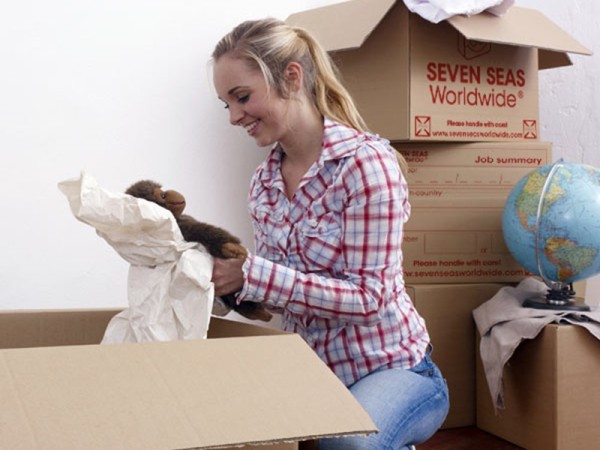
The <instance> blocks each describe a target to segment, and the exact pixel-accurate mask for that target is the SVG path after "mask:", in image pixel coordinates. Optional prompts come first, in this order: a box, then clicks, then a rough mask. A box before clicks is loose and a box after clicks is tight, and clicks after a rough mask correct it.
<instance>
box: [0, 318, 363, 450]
mask: <svg viewBox="0 0 600 450" xmlns="http://www.w3.org/2000/svg"><path fill="white" fill-rule="evenodd" d="M114 313H116V311H73V312H69V311H54V312H51V311H49V312H43V311H38V312H35V311H34V312H3V313H0V348H5V349H4V350H0V398H2V399H3V407H2V408H0V424H2V426H0V442H2V445H3V446H6V448H11V449H19V448H23V449H42V448H44V449H60V450H69V449H82V448H85V449H86V450H92V449H107V450H108V449H114V448H144V449H152V448H155V449H175V448H177V449H182V448H217V447H218V448H224V447H230V446H237V445H241V444H249V446H246V447H244V448H255V447H254V446H253V445H257V447H256V448H263V447H262V446H260V447H259V446H258V444H269V443H276V445H273V446H268V447H264V448H273V449H282V450H283V449H294V448H297V441H300V440H303V439H309V438H312V437H318V436H325V435H338V434H346V433H352V434H354V433H364V432H371V431H373V430H374V425H373V423H372V422H371V420H370V418H369V417H368V415H367V414H366V413H365V412H364V410H363V409H362V408H361V407H360V406H359V405H358V403H357V402H356V401H355V400H354V398H353V397H352V395H351V394H350V393H349V392H348V390H347V389H346V388H345V387H344V386H343V385H342V384H341V383H340V382H339V380H338V379H337V378H336V377H335V376H334V375H333V373H332V372H331V371H330V370H329V369H328V368H327V367H326V366H325V365H324V364H323V363H322V362H321V360H320V359H319V358H318V357H317V356H316V355H315V353H314V352H313V351H312V350H311V349H310V348H309V347H308V346H307V345H306V344H305V343H304V342H303V341H302V340H301V338H299V337H298V336H297V335H292V334H283V333H281V332H277V331H276V330H273V329H263V328H258V327H255V326H253V325H249V324H233V323H231V322H229V321H226V320H223V319H217V318H213V319H212V320H211V327H210V329H211V330H213V331H212V334H213V335H214V336H220V337H225V336H231V335H234V336H240V335H242V336H245V337H230V338H226V339H208V340H198V341H177V342H162V343H148V344H120V345H91V344H93V343H95V342H99V339H100V338H101V336H102V331H103V329H104V327H105V326H106V324H107V322H108V320H110V318H111V317H112V316H113V315H114ZM261 334H264V335H261ZM82 344H83V345H82ZM28 345H34V346H36V347H30V348H22V347H26V346H28ZM46 345H60V346H52V347H44V346H46ZM40 346H41V347H40ZM7 347H17V348H9V349H6V348H7Z"/></svg>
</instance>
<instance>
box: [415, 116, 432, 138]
mask: <svg viewBox="0 0 600 450" xmlns="http://www.w3.org/2000/svg"><path fill="white" fill-rule="evenodd" d="M415 136H419V137H430V136H431V117H430V116H415Z"/></svg>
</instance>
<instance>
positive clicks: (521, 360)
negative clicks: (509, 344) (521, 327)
mask: <svg viewBox="0 0 600 450" xmlns="http://www.w3.org/2000/svg"><path fill="white" fill-rule="evenodd" d="M477 355H479V352H477ZM598 373H600V342H599V341H598V340H597V339H596V338H594V337H593V336H592V335H591V334H590V333H589V332H588V331H587V330H586V329H585V328H583V327H579V326H575V325H556V324H552V325H548V326H546V328H545V329H544V330H543V331H542V333H541V334H540V335H538V336H537V337H536V338H535V339H533V340H528V341H524V342H523V343H522V344H521V345H520V346H519V347H518V348H517V350H516V351H515V353H514V354H513V356H512V358H511V359H510V361H509V363H508V364H507V365H506V366H505V368H504V399H505V409H504V410H499V415H495V414H494V409H493V406H492V401H491V396H490V392H489V389H488V386H487V382H486V379H485V374H484V372H483V366H482V364H481V359H480V358H479V357H478V358H477V426H478V427H479V428H481V429H483V430H485V431H488V432H490V433H492V434H495V435H497V436H500V437H501V438H503V439H506V440H507V441H510V442H513V443H515V444H516V445H519V446H521V447H524V448H526V449H528V450H572V449H592V448H598V443H599V442H600V427H598V417H599V416H600V384H599V383H598Z"/></svg>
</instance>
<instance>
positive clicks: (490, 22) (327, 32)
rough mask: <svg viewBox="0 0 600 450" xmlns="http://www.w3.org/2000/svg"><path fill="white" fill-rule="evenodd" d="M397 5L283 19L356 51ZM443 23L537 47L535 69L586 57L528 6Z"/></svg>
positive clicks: (368, 2)
mask: <svg viewBox="0 0 600 450" xmlns="http://www.w3.org/2000/svg"><path fill="white" fill-rule="evenodd" d="M397 1H398V0H350V1H346V2H343V3H336V4H333V5H328V6H323V7H319V8H315V9H311V10H307V11H302V12H298V13H295V14H292V15H290V16H289V17H288V18H287V19H286V21H287V22H288V23H290V24H292V25H296V26H301V27H304V28H306V29H308V30H309V31H311V32H312V33H314V35H315V37H316V38H317V39H318V40H319V42H320V43H321V45H323V47H324V48H325V49H326V50H327V51H338V50H348V49H353V48H358V47H360V46H361V45H362V44H363V43H364V42H365V41H366V39H367V38H368V37H369V35H370V34H371V32H372V31H373V30H374V29H375V28H376V27H377V25H378V24H379V22H380V21H381V20H382V19H383V18H384V17H385V15H386V14H387V12H388V11H389V10H390V8H391V7H392V6H393V5H394V4H395V3H396V2H397ZM447 21H448V23H449V24H450V25H452V26H453V27H454V28H456V30H457V31H458V32H459V33H461V34H462V35H464V36H465V38H467V39H472V40H476V41H482V42H492V43H498V44H507V45H516V46H525V47H534V48H538V49H540V69H543V68H550V67H559V66H564V65H569V64H571V60H570V59H569V57H568V56H567V55H566V53H579V54H584V55H590V54H591V53H592V52H591V51H590V50H589V49H587V48H586V47H584V46H583V45H581V44H580V43H579V42H578V41H577V40H575V39H574V38H573V37H571V36H570V35H569V34H568V33H567V32H565V31H564V30H562V29H561V28H560V27H559V26H558V25H556V24H555V23H554V22H552V21H551V20H549V19H548V18H547V17H546V16H544V15H543V14H542V13H541V12H539V11H536V10H533V9H529V8H521V7H516V6H513V7H512V8H510V9H509V10H508V12H507V13H506V14H504V15H503V16H500V17H499V16H495V15H493V14H490V13H486V12H484V13H481V14H477V15H473V16H463V15H458V16H453V17H450V18H449V19H447ZM332 23H334V24H335V23H337V24H343V25H340V26H332ZM532 29H535V33H532Z"/></svg>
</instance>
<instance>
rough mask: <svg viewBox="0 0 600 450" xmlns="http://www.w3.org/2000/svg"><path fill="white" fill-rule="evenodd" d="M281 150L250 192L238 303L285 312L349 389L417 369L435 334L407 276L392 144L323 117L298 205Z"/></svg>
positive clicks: (401, 192)
mask: <svg viewBox="0 0 600 450" xmlns="http://www.w3.org/2000/svg"><path fill="white" fill-rule="evenodd" d="M281 158H282V150H281V147H279V146H277V145H276V146H275V147H274V148H273V149H272V150H271V153H270V154H269V156H268V157H267V159H266V160H265V161H264V162H263V163H262V164H261V165H260V166H259V167H258V169H257V171H256V173H255V174H254V177H253V179H252V183H251V187H250V193H249V210H250V214H251V217H252V223H253V226H254V235H255V245H256V254H253V255H250V256H249V257H248V259H247V260H246V262H245V264H244V267H243V270H244V278H245V282H244V287H243V289H242V292H241V293H240V295H239V297H238V301H242V300H252V301H260V302H264V303H265V304H266V305H270V306H271V307H273V308H276V309H280V310H281V312H282V320H283V327H284V329H285V330H288V331H291V332H295V333H298V334H300V335H301V336H302V337H303V338H304V339H305V340H306V342H308V344H309V345H311V346H312V347H313V348H314V350H315V351H316V352H317V354H318V355H319V356H320V357H321V359H323V360H324V361H325V362H326V363H327V364H328V365H329V367H330V368H331V369H332V370H333V371H334V372H335V374H336V375H337V376H338V377H339V378H340V379H341V380H342V381H343V382H344V383H345V384H346V385H347V386H349V385H351V384H353V383H354V382H355V381H357V380H359V379H360V378H362V377H364V376H365V375H367V374H369V373H371V372H373V371H375V370H377V369H380V368H389V367H401V368H410V367H412V366H414V365H415V364H417V363H418V362H419V361H420V360H421V359H422V358H423V356H424V354H425V350H426V348H427V345H428V343H429V336H428V334H427V331H426V329H425V324H424V321H423V319H422V318H421V317H420V316H419V315H418V313H417V312H416V310H415V309H414V307H413V305H412V302H411V301H410V298H409V297H408V295H407V293H406V290H405V289H404V281H403V277H402V252H401V248H400V245H401V242H402V233H403V224H404V222H406V220H407V219H408V217H409V214H410V204H409V203H408V187H407V184H406V181H405V179H404V177H403V176H402V173H401V171H400V170H399V166H398V163H397V160H396V157H395V154H394V149H393V148H391V147H390V146H389V143H388V141H386V140H383V139H380V138H379V137H377V136H374V135H371V134H368V133H360V132H357V131H356V130H354V129H351V128H348V127H346V126H343V125H341V124H338V123H335V122H332V121H330V120H327V119H326V120H325V132H324V137H323V151H322V152H321V157H320V159H319V161H317V162H316V163H315V164H313V166H312V167H311V168H310V169H309V171H308V172H307V173H306V174H305V175H304V177H303V178H302V180H301V182H300V185H299V187H298V190H297V191H296V193H295V194H294V197H293V198H292V199H291V200H288V198H287V197H286V195H285V188H284V182H283V179H282V176H281Z"/></svg>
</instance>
